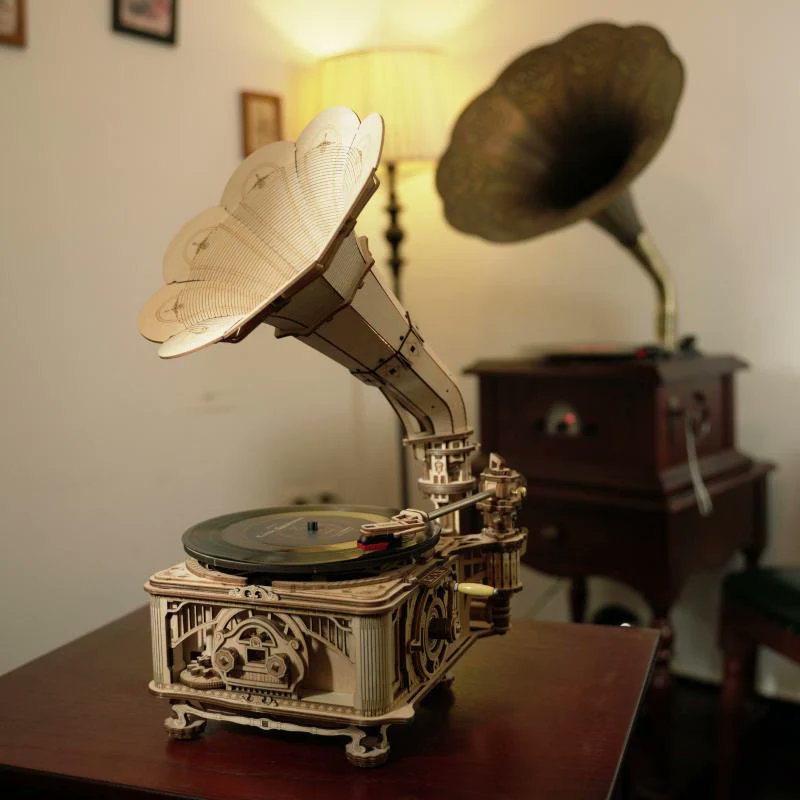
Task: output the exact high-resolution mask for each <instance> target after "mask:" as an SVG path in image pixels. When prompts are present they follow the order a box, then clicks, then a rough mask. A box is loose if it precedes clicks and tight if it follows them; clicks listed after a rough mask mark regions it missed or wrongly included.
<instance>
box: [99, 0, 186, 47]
mask: <svg viewBox="0 0 800 800" xmlns="http://www.w3.org/2000/svg"><path fill="white" fill-rule="evenodd" d="M111 20H112V21H111V24H112V27H113V28H114V30H115V31H118V32H119V33H131V34H133V35H134V36H144V37H145V38H147V39H155V41H157V42H163V43H164V44H175V31H176V28H177V25H178V0H111Z"/></svg>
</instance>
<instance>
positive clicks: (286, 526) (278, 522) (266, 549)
mask: <svg viewBox="0 0 800 800" xmlns="http://www.w3.org/2000/svg"><path fill="white" fill-rule="evenodd" d="M396 513H397V512H396V511H394V510H392V509H388V508H380V507H374V506H337V505H305V506H284V507H280V508H262V509H256V510H254V511H241V512H238V513H236V514H227V515H225V516H222V517H215V518H214V519H210V520H207V521H205V522H201V523H199V524H198V525H194V526H193V527H191V528H189V530H188V531H186V533H184V534H183V547H184V550H186V552H187V553H188V554H189V555H191V556H193V557H194V558H196V559H197V560H198V561H200V562H201V563H202V564H205V565H206V566H209V567H213V568H215V569H223V570H234V571H237V572H250V573H261V574H265V575H285V574H291V575H297V574H303V573H305V574H311V575H319V574H322V575H329V574H341V573H355V574H358V573H364V572H370V571H374V570H377V569H381V568H384V567H386V566H391V565H393V564H395V563H401V562H403V561H408V560H411V559H412V558H413V557H415V556H417V555H421V554H422V553H424V552H426V551H427V550H429V549H430V548H432V547H433V546H434V545H435V544H436V542H437V541H438V539H439V530H440V529H439V526H438V525H436V523H433V522H431V523H430V524H429V526H428V528H427V530H426V531H424V532H422V533H420V534H418V535H417V536H416V537H414V538H413V540H412V541H410V542H404V543H403V544H402V545H398V546H396V547H392V548H391V549H389V550H384V551H380V552H365V551H363V550H360V549H359V548H358V546H357V542H358V537H359V535H360V533H361V526H362V525H363V524H365V523H370V522H371V523H375V522H386V521H388V520H389V519H391V518H392V517H393V516H394V515H395V514H396Z"/></svg>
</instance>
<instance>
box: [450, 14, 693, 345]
mask: <svg viewBox="0 0 800 800" xmlns="http://www.w3.org/2000/svg"><path fill="white" fill-rule="evenodd" d="M682 89H683V67H682V65H681V62H680V59H679V58H678V57H677V56H676V55H675V54H674V53H673V52H672V51H671V50H670V48H669V44H668V43H667V40H666V39H665V38H664V36H663V35H662V34H661V33H660V32H659V31H657V30H656V29H654V28H651V27H648V26H643V25H635V26H632V27H629V28H622V27H619V26H617V25H613V24H610V23H597V24H593V25H587V26H585V27H582V28H579V29H577V30H575V31H572V32H571V33H569V34H567V35H566V36H565V37H564V38H563V39H561V40H559V41H558V42H555V43H553V44H548V45H544V46H542V47H537V48H535V49H533V50H530V51H528V52H526V53H524V54H523V55H521V56H519V57H518V58H517V59H516V60H515V61H513V62H512V63H511V64H509V65H508V67H506V68H505V69H504V70H503V72H502V73H501V74H500V76H499V77H498V78H497V80H496V81H495V83H494V84H493V85H492V86H491V87H489V89H487V90H486V91H485V92H483V93H482V94H480V95H479V96H478V97H476V98H475V99H474V100H473V101H472V102H471V103H470V104H469V105H468V106H467V108H466V109H465V110H464V111H463V113H462V114H461V116H460V117H459V119H458V121H457V122H456V125H455V127H454V129H453V134H452V140H451V143H450V146H449V147H448V149H447V151H446V152H445V154H444V156H443V157H442V159H441V161H440V163H439V166H438V170H437V175H436V185H437V188H438V190H439V193H440V195H441V196H442V199H443V200H444V210H445V216H446V217H447V220H448V221H449V222H450V223H451V224H452V225H453V226H454V227H456V228H458V229H459V230H461V231H464V232H465V233H471V234H474V235H477V236H481V237H482V238H484V239H488V240H490V241H494V242H516V241H520V240H522V239H529V238H531V237H534V236H538V235H539V234H542V233H547V232H548V231H552V230H555V229H557V228H561V227H564V226H566V225H570V224H572V223H573V222H577V221H578V220H581V219H591V220H592V221H593V222H595V223H597V224H598V225H600V226H601V227H602V228H603V229H604V230H605V231H606V232H608V233H610V234H611V235H612V236H614V237H615V238H616V239H617V240H618V241H619V243H620V244H621V245H623V246H624V247H625V248H626V249H628V250H629V251H630V252H631V254H632V255H633V256H634V257H635V258H636V260H637V261H638V262H639V263H640V264H641V265H642V266H643V267H644V269H645V271H646V272H647V274H648V275H649V276H650V277H651V278H652V280H653V281H654V282H655V285H656V290H657V293H658V298H659V313H658V320H657V325H656V329H657V330H656V333H657V335H658V339H659V341H660V343H661V345H662V346H663V347H664V348H665V349H668V350H673V349H674V347H675V342H676V336H677V330H676V329H677V323H676V317H677V304H676V298H675V288H674V283H673V280H672V277H671V275H670V272H669V269H668V267H667V265H666V263H665V262H664V260H663V259H662V258H661V256H660V254H659V253H658V250H657V249H656V247H655V244H654V243H653V241H652V239H651V238H650V237H649V236H648V234H647V232H646V231H645V229H644V226H643V225H642V223H641V220H640V219H639V216H638V214H637V212H636V208H635V205H634V202H633V198H632V195H631V193H630V189H629V187H630V184H631V182H632V181H633V180H634V179H635V178H636V176H637V175H639V173H640V172H641V171H642V170H643V169H644V168H645V167H646V166H647V164H648V163H650V161H651V160H652V158H653V157H654V156H655V154H656V153H657V152H658V150H659V149H660V147H661V145H662V144H663V142H664V140H665V139H666V137H667V134H668V133H669V130H670V128H671V126H672V121H673V118H674V115H675V110H676V108H677V105H678V101H679V99H680V96H681V92H682Z"/></svg>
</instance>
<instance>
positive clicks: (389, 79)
mask: <svg viewBox="0 0 800 800" xmlns="http://www.w3.org/2000/svg"><path fill="white" fill-rule="evenodd" d="M444 61H445V59H444V56H443V55H441V54H440V53H437V52H435V51H433V50H411V49H385V50H384V49H381V50H359V51H356V52H352V53H343V54H342V55H337V56H332V57H331V58H326V59H324V60H323V61H321V62H320V63H319V65H318V67H317V70H316V82H317V90H318V92H319V96H318V101H317V102H318V103H319V106H320V108H328V107H330V106H335V105H344V106H347V107H348V108H352V109H353V110H354V111H355V112H356V113H357V114H358V115H359V116H360V117H362V118H363V117H364V116H366V115H367V114H369V113H371V112H373V111H377V112H378V113H379V114H380V115H381V116H382V117H383V119H384V123H385V125H386V133H385V138H384V145H383V161H384V162H390V161H391V162H395V163H399V162H405V161H429V160H432V159H436V158H438V157H439V156H440V155H441V153H442V151H443V150H444V147H445V145H446V134H447V124H446V111H445V106H444V97H443V95H444V81H445V78H444Z"/></svg>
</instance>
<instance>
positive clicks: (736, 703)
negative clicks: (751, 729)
mask: <svg viewBox="0 0 800 800" xmlns="http://www.w3.org/2000/svg"><path fill="white" fill-rule="evenodd" d="M722 644H723V679H722V692H721V696H720V710H719V722H718V724H719V728H718V739H717V769H718V771H717V798H718V800H728V798H730V797H731V794H732V790H733V784H734V776H735V774H736V756H737V752H738V747H739V736H740V735H741V728H742V701H743V700H744V698H745V696H749V695H750V694H752V692H753V691H754V690H755V685H754V684H755V668H756V650H757V648H756V644H755V643H754V642H751V641H748V640H746V639H743V638H740V637H736V636H735V635H734V634H732V633H731V632H730V631H727V632H726V633H725V636H724V638H723V642H722Z"/></svg>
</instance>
